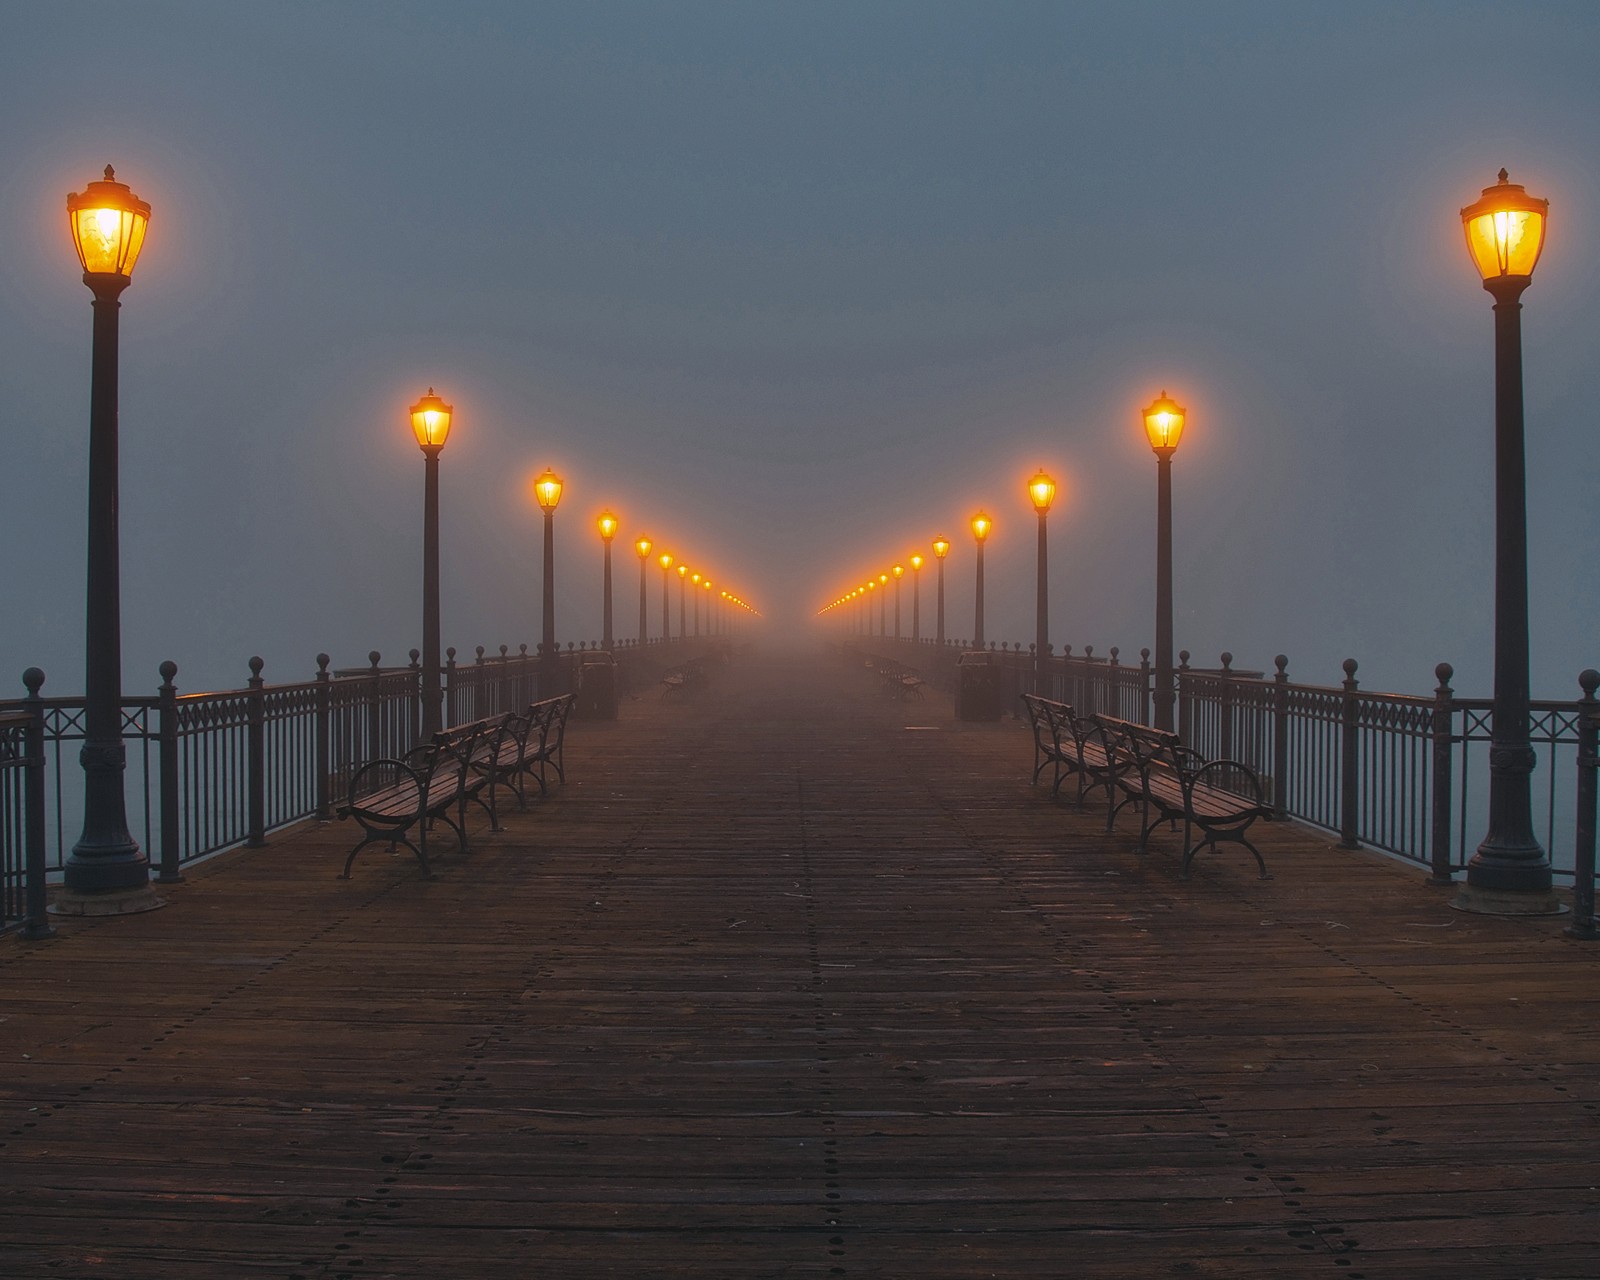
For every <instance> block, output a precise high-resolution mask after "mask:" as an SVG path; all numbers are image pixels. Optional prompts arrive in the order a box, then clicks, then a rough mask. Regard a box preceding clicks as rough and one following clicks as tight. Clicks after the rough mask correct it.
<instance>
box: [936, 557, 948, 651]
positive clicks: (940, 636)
mask: <svg viewBox="0 0 1600 1280" xmlns="http://www.w3.org/2000/svg"><path fill="white" fill-rule="evenodd" d="M949 554H950V539H949V538H947V537H945V536H944V534H942V533H941V534H939V536H938V537H936V538H934V540H933V558H934V560H935V561H937V562H938V565H939V598H938V613H937V617H938V630H937V631H936V632H935V633H934V641H933V642H934V643H935V644H936V645H938V646H939V648H941V649H942V648H944V558H945V557H946V556H947V555H949Z"/></svg>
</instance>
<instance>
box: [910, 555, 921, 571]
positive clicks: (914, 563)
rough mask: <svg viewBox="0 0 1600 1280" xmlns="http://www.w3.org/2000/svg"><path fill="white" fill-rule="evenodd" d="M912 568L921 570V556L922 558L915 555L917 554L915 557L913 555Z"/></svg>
mask: <svg viewBox="0 0 1600 1280" xmlns="http://www.w3.org/2000/svg"><path fill="white" fill-rule="evenodd" d="M911 567H912V568H913V569H920V568H922V557H921V556H920V555H915V554H914V555H913V556H912V557H911Z"/></svg>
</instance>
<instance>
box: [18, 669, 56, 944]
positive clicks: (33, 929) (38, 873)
mask: <svg viewBox="0 0 1600 1280" xmlns="http://www.w3.org/2000/svg"><path fill="white" fill-rule="evenodd" d="M22 683H23V685H24V686H25V687H26V688H27V690H28V704H29V705H28V728H27V735H28V740H27V743H26V745H25V747H24V750H25V751H26V752H27V763H26V764H25V765H24V766H23V776H22V789H23V790H22V826H23V836H22V839H23V859H24V869H23V878H24V881H25V888H24V890H23V893H24V897H25V900H26V901H25V904H24V907H23V910H24V913H25V915H26V919H25V920H24V921H23V925H22V936H23V937H24V938H29V939H32V940H34V941H38V940H39V939H41V938H51V937H54V936H55V932H56V931H55V929H54V928H52V927H51V924H50V916H49V914H48V912H49V905H48V901H49V900H48V898H47V897H46V894H45V863H44V804H45V801H44V790H45V786H44V769H45V760H44V707H43V706H41V705H40V701H39V690H40V689H42V688H43V687H44V672H43V671H41V670H40V669H39V668H38V667H29V668H28V669H27V670H26V671H24V672H23V673H22Z"/></svg>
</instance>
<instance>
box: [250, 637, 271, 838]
mask: <svg viewBox="0 0 1600 1280" xmlns="http://www.w3.org/2000/svg"><path fill="white" fill-rule="evenodd" d="M265 665H266V664H265V663H264V662H262V660H261V659H260V658H251V659H250V685H249V688H250V693H249V716H250V720H249V730H248V736H247V739H246V742H245V773H246V775H247V777H248V779H249V782H248V786H249V792H250V797H249V815H248V816H249V828H250V834H249V835H248V836H246V837H245V845H246V847H247V848H251V849H259V848H261V847H262V846H263V845H265V844H266V843H267V731H266V724H267V719H266V695H265V694H264V693H262V691H261V689H262V682H261V668H262V667H263V666H265Z"/></svg>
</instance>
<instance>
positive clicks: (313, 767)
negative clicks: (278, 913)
mask: <svg viewBox="0 0 1600 1280" xmlns="http://www.w3.org/2000/svg"><path fill="white" fill-rule="evenodd" d="M720 639H722V638H712V637H705V638H691V639H689V640H674V641H669V642H661V641H656V642H653V643H651V644H648V645H639V644H637V643H635V642H632V641H628V642H619V643H618V644H617V645H616V646H614V647H613V649H612V651H611V655H610V656H611V658H612V659H613V660H614V661H615V662H616V665H617V672H618V679H619V682H620V683H621V684H623V685H624V686H626V685H628V684H630V683H633V684H636V685H640V684H643V683H646V682H653V680H655V679H656V678H658V677H659V673H660V671H662V670H664V669H665V668H667V667H669V666H671V665H673V664H674V663H677V662H681V661H682V660H683V658H684V657H685V656H686V655H693V654H696V653H699V652H702V651H704V650H705V649H706V648H707V647H708V646H712V645H715V644H717V643H719V641H720ZM598 649H599V646H598V645H590V644H587V643H585V644H582V645H569V646H568V647H567V648H566V649H565V650H563V651H562V652H560V653H559V654H558V655H557V657H556V659H555V661H554V663H553V664H552V665H551V666H550V667H549V668H548V669H547V668H546V667H545V665H544V663H543V662H542V660H541V658H540V657H539V656H538V655H537V654H531V653H529V652H528V649H527V646H526V645H523V646H521V647H520V648H519V650H518V651H517V652H515V653H512V652H510V651H508V650H507V648H506V647H505V646H501V649H500V652H499V655H498V656H493V655H490V654H487V653H486V652H485V650H484V649H482V648H479V649H478V650H477V658H476V661H473V662H468V663H457V661H456V654H455V650H453V649H452V650H450V651H449V653H448V661H447V664H446V666H445V670H444V695H445V708H446V716H447V720H446V722H447V723H450V724H460V723H465V722H467V721H470V720H477V719H481V718H483V717H485V716H489V715H493V714H496V713H498V712H502V711H511V710H517V709H521V708H524V707H526V706H527V705H528V704H529V703H531V702H533V701H535V700H537V699H538V698H540V697H546V696H551V695H553V694H556V693H565V692H570V691H572V689H573V687H574V682H575V679H576V677H577V673H578V671H579V669H580V668H581V666H582V665H583V663H584V661H585V659H586V658H588V657H589V656H590V655H593V654H595V653H596V652H597V650H598ZM418 657H419V655H418V654H417V652H416V651H415V650H413V651H412V652H411V654H410V664H409V665H408V666H404V667H384V666H382V665H381V656H380V655H379V654H378V653H376V652H374V653H371V654H369V655H368V666H367V667H365V668H355V669H352V670H342V671H330V670H329V659H328V655H326V654H319V655H318V657H317V673H316V675H315V677H313V678H312V679H311V680H308V681H303V682H299V683H294V684H267V683H266V682H265V681H264V680H263V679H262V675H261V673H262V669H263V664H262V661H261V659H260V658H252V659H251V660H250V664H249V668H250V676H249V678H248V680H247V681H246V683H245V686H244V687H243V688H241V689H232V690H226V691H221V692H212V693H188V694H180V693H179V692H178V690H177V687H176V685H175V683H174V681H175V679H176V677H177V674H178V669H177V667H176V665H174V664H173V663H170V662H165V663H162V664H161V672H160V674H161V684H160V686H159V688H158V689H157V691H156V693H155V695H154V696H153V697H124V699H123V704H122V731H123V740H124V743H125V745H126V749H127V772H126V775H125V795H126V800H127V810H128V818H129V828H130V831H131V832H132V834H133V835H134V838H135V839H136V840H138V841H139V842H140V845H141V847H142V848H143V849H144V850H145V851H146V852H147V854H148V855H149V857H150V859H151V863H152V865H153V866H154V867H155V868H156V870H157V879H158V880H160V881H162V882H167V883H170V882H173V881H177V880H180V879H182V871H181V868H182V867H183V866H184V865H185V864H187V863H191V862H193V861H195V860H196V859H199V858H203V857H206V856H209V855H210V854H213V853H216V852H218V851H220V850H222V849H227V848H231V847H233V846H235V845H241V844H243V845H251V846H261V845H265V844H266V842H267V834H268V832H270V831H272V830H274V829H276V828H278V827H282V826H286V825H288V824H290V823H293V822H297V821H300V820H301V819H304V818H310V817H318V818H330V817H332V816H333V811H334V808H335V807H336V806H337V805H338V803H339V802H340V801H341V800H342V799H344V797H345V794H346V790H347V788H348V785H349V782H350V778H351V776H352V775H353V774H354V772H355V770H356V769H357V768H358V767H359V766H360V765H361V764H363V763H364V762H366V761H367V760H371V759H375V758H378V757H383V756H390V757H393V756H403V755H404V754H405V753H406V752H407V751H409V750H410V749H411V748H412V747H413V746H414V745H415V744H416V742H417V741H418V737H419V734H420V730H421V702H420V690H421V666H420V664H419V661H418ZM44 680H45V676H44V672H42V671H40V670H39V669H38V668H36V667H34V668H29V670H28V671H27V672H26V673H25V674H24V677H23V683H24V686H25V688H26V689H27V696H26V697H25V698H22V699H18V700H15V701H8V702H0V932H3V931H4V930H6V929H9V928H13V927H16V926H18V925H21V926H23V928H24V929H25V930H26V931H27V932H28V933H29V934H30V935H37V934H39V933H41V932H48V925H47V923H46V917H45V892H46V885H47V883H48V882H49V881H50V880H52V879H54V878H57V877H58V876H59V874H60V873H61V871H62V869H63V867H64V865H65V862H66V858H67V854H68V852H69V846H68V841H69V840H70V839H71V837H72V834H73V833H74V832H75V831H76V830H77V829H78V827H79V825H80V824H81V819H82V796H81V779H82V772H81V770H80V769H79V768H78V765H77V759H76V756H77V752H76V751H75V750H74V749H73V747H74V744H76V743H81V742H82V741H83V738H84V723H83V721H84V699H83V698H81V697H68V698H48V697H44V696H43V694H42V688H43V685H44ZM546 686H548V688H546Z"/></svg>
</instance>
